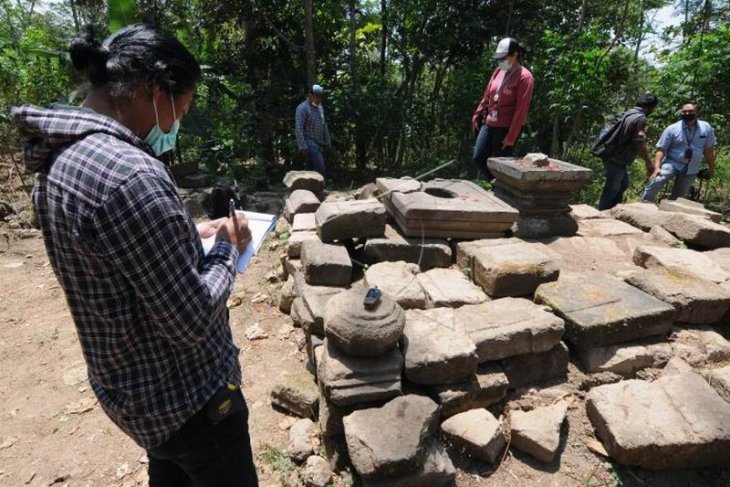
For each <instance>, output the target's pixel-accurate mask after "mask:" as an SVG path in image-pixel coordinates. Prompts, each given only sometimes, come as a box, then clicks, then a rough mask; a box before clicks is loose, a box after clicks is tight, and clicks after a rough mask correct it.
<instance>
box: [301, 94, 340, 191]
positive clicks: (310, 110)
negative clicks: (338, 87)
mask: <svg viewBox="0 0 730 487" xmlns="http://www.w3.org/2000/svg"><path fill="white" fill-rule="evenodd" d="M323 95H324V89H323V88H322V87H321V86H319V85H313V86H312V88H311V89H310V90H309V95H308V96H307V99H306V100H304V101H303V102H302V103H300V104H299V106H298V107H297V112H296V134H297V146H298V147H299V152H301V153H302V154H303V155H304V156H305V157H306V159H307V169H309V170H312V171H317V172H318V173H320V174H321V175H322V176H324V175H325V169H324V155H323V154H322V146H329V145H330V144H331V143H332V140H331V139H330V132H329V129H328V128H327V122H326V121H325V118H324V108H323V107H322V96H323Z"/></svg>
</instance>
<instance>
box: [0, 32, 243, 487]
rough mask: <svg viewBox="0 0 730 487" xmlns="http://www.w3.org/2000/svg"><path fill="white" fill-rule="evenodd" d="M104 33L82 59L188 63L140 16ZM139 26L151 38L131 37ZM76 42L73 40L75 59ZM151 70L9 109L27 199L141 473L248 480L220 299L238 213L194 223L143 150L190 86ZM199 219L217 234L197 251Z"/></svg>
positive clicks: (238, 228) (168, 478) (236, 239)
mask: <svg viewBox="0 0 730 487" xmlns="http://www.w3.org/2000/svg"><path fill="white" fill-rule="evenodd" d="M115 36H116V38H113V39H114V41H113V42H111V43H109V42H107V43H105V44H109V47H107V48H106V51H104V48H103V47H101V46H100V45H99V43H98V42H97V41H95V40H94V39H93V38H92V39H85V40H82V41H80V42H81V43H82V44H83V45H82V46H81V47H82V48H83V49H86V50H87V51H88V50H93V53H94V57H91V59H101V60H104V59H105V57H107V58H108V57H112V58H113V56H118V59H116V58H113V59H112V60H114V61H118V62H119V63H120V64H122V65H123V63H124V62H128V61H129V59H130V58H133V57H134V56H135V55H142V56H147V55H150V56H152V55H155V54H157V55H170V53H176V52H178V53H179V54H178V55H179V56H180V57H182V60H180V59H172V60H171V59H165V62H166V63H167V65H168V66H174V64H173V63H175V62H177V68H176V69H177V71H175V69H171V73H170V76H173V77H174V76H177V77H180V78H184V77H188V76H192V77H194V76H195V74H196V73H198V74H199V68H197V63H195V61H194V58H192V56H191V55H189V53H187V51H185V50H184V48H183V47H182V45H181V44H179V43H178V42H177V40H176V39H174V38H173V37H171V36H168V35H166V34H164V33H161V32H160V31H157V30H155V29H154V28H152V27H149V26H142V25H137V26H132V27H130V28H126V29H123V30H122V31H119V32H118V33H117V34H115ZM150 38H151V39H152V42H151V44H152V47H153V48H152V49H150V48H149V47H146V48H144V49H137V47H138V45H139V44H140V43H142V42H147V43H148V44H147V45H148V46H149V44H150ZM155 47H159V49H158V50H157V51H155V49H154V48H155ZM161 53H162V54H161ZM82 54H84V55H85V54H86V51H84V52H82V53H81V54H79V53H78V52H74V49H73V46H72V59H73V60H74V63H75V64H77V59H78V58H79V56H81V55H82ZM188 56H189V57H188ZM88 57H89V56H88V55H87V58H88ZM87 58H84V59H85V60H86V59H87ZM102 65H108V63H107V62H106V61H103V62H102ZM139 65H140V63H137V65H136V66H139ZM149 65H151V66H155V65H156V63H149ZM180 66H183V67H185V68H186V69H187V71H186V70H185V69H183V67H180ZM196 68H197V69H196ZM137 69H138V68H137ZM179 73H182V74H179ZM90 78H91V81H92V84H93V82H94V81H95V80H94V77H93V76H92V75H90ZM191 79H192V78H191ZM109 81H113V80H109ZM189 82H191V83H194V81H189ZM159 83H160V85H156V86H154V87H152V88H148V87H146V86H144V85H142V86H143V87H142V88H139V87H138V88H137V89H138V90H142V91H139V94H138V95H137V96H135V97H132V98H130V100H131V101H129V102H127V101H124V102H122V101H120V100H121V99H117V100H115V99H114V98H113V97H111V96H110V95H109V90H108V88H107V87H108V86H109V83H104V84H102V85H100V86H99V87H95V88H94V89H92V91H91V93H90V94H89V96H88V97H87V99H86V100H85V102H84V106H85V108H75V107H62V106H55V107H52V108H50V109H41V108H36V107H29V106H25V107H20V108H16V109H13V118H14V120H15V122H16V124H17V125H18V126H19V128H20V131H21V134H22V135H23V137H24V162H25V165H26V168H27V169H28V171H30V172H33V173H37V178H36V183H35V186H34V189H33V203H34V206H35V209H36V211H37V213H38V217H39V221H40V224H41V228H42V231H43V238H44V240H45V244H46V250H47V252H48V256H49V259H50V262H51V264H52V266H53V269H54V271H55V274H56V276H57V277H58V279H59V281H60V284H61V286H62V288H63V290H64V292H65V294H66V298H67V302H68V306H69V309H70V311H71V315H72V316H73V319H74V323H75V325H76V329H77V333H78V337H79V341H80V343H81V348H82V351H83V353H84V358H85V360H86V363H87V368H88V376H89V383H90V384H91V387H92V388H93V391H94V393H95V394H96V396H97V398H98V399H99V404H100V405H101V407H102V408H103V409H104V411H105V412H106V414H107V415H108V416H109V417H110V418H111V419H112V421H114V423H116V424H117V425H118V426H119V427H120V428H121V429H122V430H123V431H124V432H125V433H126V434H128V435H129V436H130V437H131V438H132V439H134V440H135V441H136V442H137V443H138V444H139V445H141V446H142V447H144V448H145V449H147V452H148V455H149V458H150V464H149V472H150V485H152V486H161V485H165V486H167V485H169V486H173V485H174V486H178V485H181V486H182V485H195V486H199V485H221V486H224V485H231V486H233V485H236V486H239V485H246V486H253V485H257V481H256V472H255V469H254V466H253V461H252V456H251V447H250V439H249V436H248V426H247V418H248V410H247V409H246V405H245V402H244V401H243V396H242V395H241V392H240V389H239V384H240V383H241V369H240V365H239V361H238V353H239V350H238V348H237V347H236V346H235V345H234V343H233V340H232V337H231V330H230V326H229V320H228V310H227V308H226V301H227V299H228V296H229V293H230V290H231V288H232V285H233V281H234V277H235V267H236V261H237V259H238V254H239V249H242V248H243V247H245V245H246V241H245V240H246V239H247V237H248V236H249V235H250V234H248V235H247V233H246V232H247V230H246V228H245V226H246V223H245V218H243V217H242V216H240V217H239V218H241V221H240V222H238V224H236V220H237V218H231V219H227V218H226V219H221V220H218V221H215V222H211V223H209V224H207V225H202V226H201V227H200V228H198V227H196V225H195V224H194V223H193V221H192V220H191V218H190V216H189V215H188V213H187V212H186V210H185V208H184V207H183V204H182V202H181V200H180V197H179V196H178V193H177V189H176V186H175V183H174V182H173V179H172V177H171V175H170V173H169V172H168V170H167V168H166V167H165V166H164V165H163V164H162V163H161V162H160V161H159V160H158V159H157V158H156V157H155V155H157V153H158V152H159V151H160V150H162V151H164V150H165V149H164V148H165V146H166V144H167V145H169V144H168V143H167V142H165V140H167V139H166V137H168V138H169V137H170V136H171V140H172V142H173V143H174V136H175V127H176V126H177V125H178V124H179V119H180V118H182V116H183V115H184V114H185V113H186V112H187V110H189V108H190V103H191V100H192V88H194V85H192V87H188V86H187V85H182V86H181V85H179V84H175V83H173V82H172V81H171V80H167V81H165V83H167V84H168V87H167V88H165V87H164V85H163V82H162V81H160V82H159ZM134 86H138V85H134ZM171 86H174V87H175V88H174V89H173V88H171ZM148 89H149V90H150V91H149V92H147V91H144V90H148ZM125 100H126V98H125ZM126 103H129V104H128V105H127V104H126ZM153 107H154V110H153V109H152V108H153ZM112 108H113V109H112ZM120 113H121V115H120ZM177 114H179V116H178V115H177ZM115 117H116V118H115ZM122 121H124V122H126V123H122ZM130 127H132V128H135V129H136V132H135V131H134V130H132V129H131V128H130ZM137 127H142V128H137ZM145 134H157V135H155V136H152V135H148V136H147V137H146V138H144V136H145ZM159 134H162V135H159ZM161 141H162V142H165V143H162V142H161ZM155 147H158V149H155ZM231 222H233V223H231ZM231 224H232V225H233V227H231ZM199 230H200V231H202V232H203V233H204V234H205V235H206V236H207V235H213V234H216V243H215V245H214V246H213V249H212V250H211V251H210V252H209V253H208V254H207V255H204V254H203V248H202V245H201V241H200V238H201V235H200V233H199Z"/></svg>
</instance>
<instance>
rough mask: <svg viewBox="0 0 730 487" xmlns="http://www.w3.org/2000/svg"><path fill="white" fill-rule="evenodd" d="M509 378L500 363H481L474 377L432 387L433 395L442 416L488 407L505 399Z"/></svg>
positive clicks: (447, 416) (448, 416)
mask: <svg viewBox="0 0 730 487" xmlns="http://www.w3.org/2000/svg"><path fill="white" fill-rule="evenodd" d="M508 386H509V380H507V375H506V374H505V373H504V371H503V370H502V367H501V366H500V365H499V363H495V362H491V363H488V364H483V365H480V366H479V367H478V368H477V373H476V375H475V376H474V377H472V378H471V379H470V380H468V381H466V382H461V383H459V384H447V385H441V386H436V387H433V388H432V389H431V397H433V399H434V400H435V401H436V402H438V403H439V405H440V406H441V418H442V419H446V418H450V417H451V416H453V415H455V414H458V413H463V412H465V411H469V410H470V409H479V408H486V407H488V406H491V405H492V404H496V403H498V402H500V401H501V400H502V399H504V397H505V395H506V394H507V387H508Z"/></svg>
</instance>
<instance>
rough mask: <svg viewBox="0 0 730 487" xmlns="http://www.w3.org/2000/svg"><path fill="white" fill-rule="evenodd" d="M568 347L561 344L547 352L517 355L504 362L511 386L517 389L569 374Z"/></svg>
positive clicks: (503, 365)
mask: <svg viewBox="0 0 730 487" xmlns="http://www.w3.org/2000/svg"><path fill="white" fill-rule="evenodd" d="M569 358H570V357H569V356H568V347H566V346H565V344H564V343H563V342H560V343H559V344H557V345H556V346H554V347H553V348H552V349H550V350H548V351H547V352H540V353H531V354H527V355H516V356H514V357H508V358H506V359H504V360H502V367H503V368H504V373H505V374H507V379H508V380H509V386H510V388H512V389H517V388H519V387H522V386H526V385H528V384H537V383H540V382H545V381H548V380H552V379H557V378H560V377H565V374H567V372H568V360H569Z"/></svg>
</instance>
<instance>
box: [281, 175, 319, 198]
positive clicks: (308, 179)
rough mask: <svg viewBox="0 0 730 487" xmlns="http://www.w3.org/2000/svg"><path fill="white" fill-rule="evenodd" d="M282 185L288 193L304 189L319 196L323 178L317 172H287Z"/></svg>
mask: <svg viewBox="0 0 730 487" xmlns="http://www.w3.org/2000/svg"><path fill="white" fill-rule="evenodd" d="M284 185H285V186H286V187H287V188H288V189H289V190H290V191H296V190H298V189H305V190H307V191H311V192H312V193H316V194H319V193H320V192H322V191H323V190H324V177H323V176H322V175H321V174H320V173H318V172H317V171H289V172H288V173H286V175H285V176H284Z"/></svg>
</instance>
